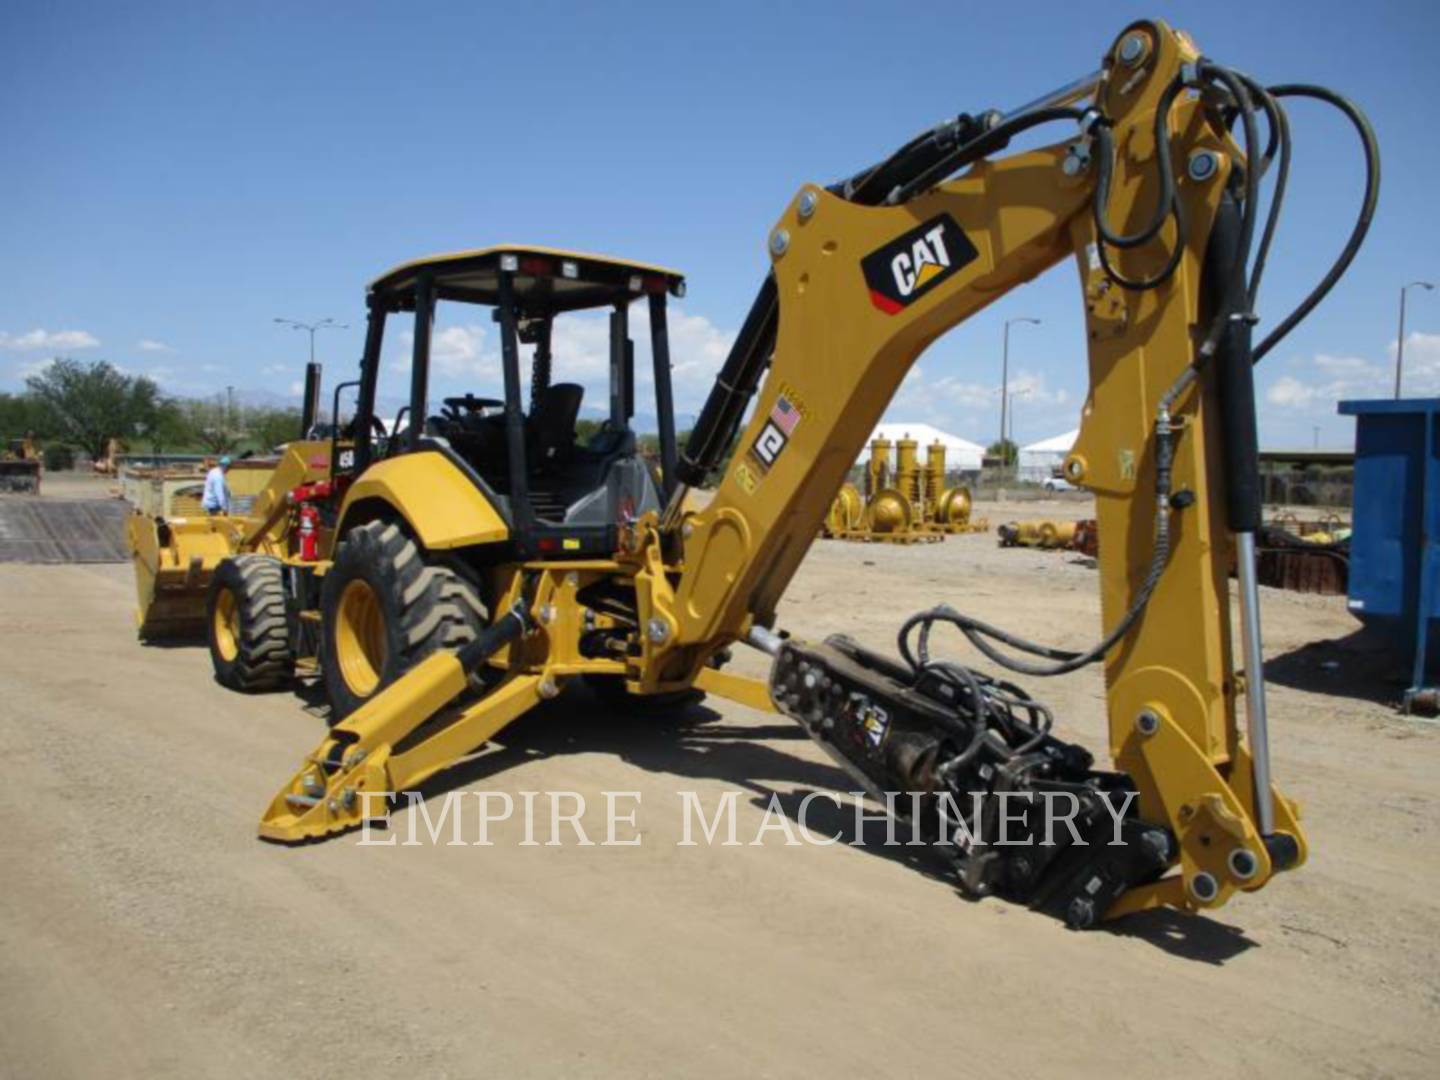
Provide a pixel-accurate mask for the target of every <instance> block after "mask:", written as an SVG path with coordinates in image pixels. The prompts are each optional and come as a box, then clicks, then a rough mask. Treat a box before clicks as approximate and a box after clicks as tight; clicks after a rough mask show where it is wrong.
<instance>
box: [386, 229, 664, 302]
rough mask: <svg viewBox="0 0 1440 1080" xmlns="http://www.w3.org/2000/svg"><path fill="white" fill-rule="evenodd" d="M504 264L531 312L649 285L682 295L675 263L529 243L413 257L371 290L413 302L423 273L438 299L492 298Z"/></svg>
mask: <svg viewBox="0 0 1440 1080" xmlns="http://www.w3.org/2000/svg"><path fill="white" fill-rule="evenodd" d="M505 271H508V272H510V273H511V274H513V275H514V278H513V280H514V289H515V299H516V301H517V303H518V304H519V306H520V308H521V310H522V311H524V312H525V313H527V314H529V315H537V316H538V315H550V314H555V313H558V312H562V311H580V310H582V309H584V308H594V307H609V306H611V305H614V304H618V303H622V302H626V301H629V300H634V299H635V298H636V297H638V296H641V295H646V294H652V293H667V292H668V293H671V294H673V295H675V296H684V295H685V276H684V275H683V274H681V273H680V271H678V270H670V269H667V268H666V267H663V266H652V265H651V264H649V263H639V262H631V261H629V260H628V259H612V258H611V257H609V256H608V255H588V254H585V253H584V252H579V251H561V250H559V249H558V248H547V247H533V246H530V245H527V244H502V245H499V246H497V247H488V248H476V249H475V250H473V251H457V252H453V253H450V254H446V255H431V256H428V257H426V258H423V259H412V260H411V261H410V262H407V263H401V264H400V265H399V266H397V267H395V268H394V269H393V270H391V271H389V272H388V273H386V274H383V275H381V276H380V277H378V278H376V279H375V280H374V281H373V282H371V283H370V295H371V297H372V299H373V300H375V301H378V302H379V303H381V304H382V305H384V307H385V308H386V309H388V310H390V311H409V310H413V309H414V307H415V287H416V284H417V282H419V280H420V279H421V278H422V277H428V278H429V279H430V280H431V281H433V282H434V283H435V296H436V299H437V300H454V301H459V302H461V303H467V304H489V305H491V306H493V305H495V304H498V303H499V301H500V275H501V273H502V272H505Z"/></svg>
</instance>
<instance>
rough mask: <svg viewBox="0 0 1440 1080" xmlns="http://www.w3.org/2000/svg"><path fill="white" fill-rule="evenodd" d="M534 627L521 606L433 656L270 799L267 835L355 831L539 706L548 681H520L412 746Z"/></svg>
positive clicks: (295, 837) (525, 677) (336, 730)
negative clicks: (480, 672) (395, 796)
mask: <svg viewBox="0 0 1440 1080" xmlns="http://www.w3.org/2000/svg"><path fill="white" fill-rule="evenodd" d="M530 626H531V623H530V617H529V614H528V612H527V611H526V609H525V606H524V604H523V602H520V601H517V602H516V604H515V605H514V606H513V607H512V608H510V610H509V611H507V612H506V613H505V614H504V615H502V616H501V617H500V618H499V619H498V620H496V621H495V622H494V623H493V624H491V625H490V626H489V627H487V628H486V629H485V631H484V632H483V633H481V634H480V636H479V637H477V638H476V639H475V640H474V641H472V642H471V643H470V644H468V645H466V646H465V647H464V648H462V649H459V650H457V651H455V652H453V653H452V652H437V653H432V654H431V655H430V656H428V657H426V658H425V659H424V660H422V661H421V662H420V663H418V664H416V665H415V667H413V668H411V669H410V671H409V672H407V673H406V674H405V675H404V676H402V677H401V678H399V679H397V680H396V681H395V682H393V683H391V684H390V685H389V686H388V687H386V688H385V689H384V690H382V691H381V692H380V693H378V694H376V695H375V696H374V697H373V698H371V699H370V700H369V701H367V702H366V703H365V704H364V705H362V706H361V707H360V708H358V709H356V710H355V712H353V713H352V714H351V715H350V716H349V717H348V718H347V719H346V720H345V721H344V722H343V723H340V724H337V725H336V726H335V727H333V728H331V729H330V734H329V735H328V736H327V737H326V739H325V740H324V741H323V742H322V743H321V744H320V746H319V747H318V748H317V749H316V750H315V752H314V753H312V754H310V755H308V756H307V757H306V758H305V764H304V766H303V767H302V768H301V769H300V771H299V772H297V773H296V774H295V776H294V777H293V778H292V779H291V780H290V782H289V783H288V784H286V785H285V786H284V787H283V788H281V789H280V792H279V794H278V795H276V796H275V798H274V799H273V800H272V801H271V803H270V806H269V808H268V809H267V810H266V811H265V814H264V816H263V817H262V818H261V819H260V836H261V837H262V838H263V839H266V840H276V841H280V842H283V843H294V842H297V841H301V840H310V839H315V838H318V837H322V836H327V835H329V834H330V833H337V832H344V831H345V830H347V829H353V828H356V827H357V826H359V825H360V824H361V823H362V822H363V821H364V820H365V819H366V818H367V817H374V816H378V815H380V814H382V813H383V812H384V809H385V803H384V800H385V799H386V798H387V797H388V795H386V794H384V793H395V792H400V791H404V790H407V789H410V788H413V787H414V786H415V785H417V784H420V783H422V782H423V781H424V780H425V779H427V778H428V777H430V776H433V775H434V774H435V773H437V772H439V771H440V770H441V769H443V768H445V767H446V766H448V765H451V764H453V763H454V762H455V761H456V760H457V759H458V758H460V757H461V756H462V755H463V754H465V753H467V752H469V751H470V750H473V749H474V748H475V747H477V746H479V745H480V744H481V743H483V742H484V741H485V740H486V739H488V738H490V737H491V736H492V735H494V734H495V733H496V732H497V731H499V730H500V729H501V728H503V727H505V726H506V725H507V724H509V723H510V722H511V721H512V720H514V719H516V718H517V717H519V716H521V715H522V714H524V713H525V712H527V711H529V710H530V709H531V708H533V707H534V706H535V705H536V704H538V703H539V702H540V700H541V695H540V684H541V682H542V679H543V676H541V675H534V674H517V675H512V676H511V677H510V678H508V679H506V680H505V681H504V682H502V683H500V684H499V685H498V686H496V687H495V688H494V689H492V690H491V691H490V692H489V693H487V694H486V695H485V696H484V697H482V698H481V699H480V700H479V701H476V702H474V703H473V704H470V705H467V706H466V707H465V708H464V709H463V710H461V712H460V713H459V715H457V716H455V717H454V718H453V719H450V718H446V722H442V723H437V725H436V728H435V731H434V732H433V733H431V734H428V735H422V737H420V738H418V739H413V740H409V739H407V736H409V735H411V734H412V733H415V732H416V731H417V730H418V729H419V728H420V727H421V726H422V725H424V724H426V723H428V722H429V721H430V720H431V718H432V717H435V715H436V714H437V713H439V712H440V711H441V710H442V709H444V708H445V706H447V705H449V704H450V703H451V702H453V701H454V700H455V699H456V698H458V697H459V696H460V695H461V694H462V693H464V692H465V690H466V689H467V688H468V687H469V685H470V674H471V672H473V671H474V670H475V669H476V668H478V667H479V666H480V665H481V664H482V663H484V662H485V661H486V660H487V659H489V658H490V657H491V656H493V655H494V654H495V653H497V652H499V651H500V650H501V649H502V648H504V647H505V646H506V645H508V644H510V643H511V642H513V641H515V640H516V639H517V638H519V637H520V635H521V634H523V633H524V632H525V631H526V630H528V629H529V628H530ZM402 740H406V741H405V742H404V745H403V748H402V749H400V750H398V751H397V749H396V747H397V746H400V745H401V743H402Z"/></svg>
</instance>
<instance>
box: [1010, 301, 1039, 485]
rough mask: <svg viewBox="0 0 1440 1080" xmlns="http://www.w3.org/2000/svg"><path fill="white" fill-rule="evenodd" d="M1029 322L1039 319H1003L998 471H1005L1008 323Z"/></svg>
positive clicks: (1033, 323)
mask: <svg viewBox="0 0 1440 1080" xmlns="http://www.w3.org/2000/svg"><path fill="white" fill-rule="evenodd" d="M1011 323H1030V324H1032V325H1034V326H1039V325H1040V320H1039V319H1032V318H1030V316H1028V315H1017V316H1016V317H1015V318H1013V319H1006V320H1005V345H1004V349H1003V350H1002V352H1001V354H1000V471H1001V473H1004V471H1005V418H1006V417H1005V414H1006V408H1007V406H1008V405H1009V403H1010V402H1009V398H1010V324H1011Z"/></svg>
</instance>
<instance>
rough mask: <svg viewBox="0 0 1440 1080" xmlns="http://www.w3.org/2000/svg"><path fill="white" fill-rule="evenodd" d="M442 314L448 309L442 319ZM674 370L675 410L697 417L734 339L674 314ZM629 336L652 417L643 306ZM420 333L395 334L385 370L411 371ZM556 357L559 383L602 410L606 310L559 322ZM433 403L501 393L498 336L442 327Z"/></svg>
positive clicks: (434, 358)
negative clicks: (573, 386) (580, 389)
mask: <svg viewBox="0 0 1440 1080" xmlns="http://www.w3.org/2000/svg"><path fill="white" fill-rule="evenodd" d="M443 314H444V311H443V309H442V315H443ZM669 331H670V335H669V336H670V368H671V382H672V385H673V388H674V396H675V407H676V410H677V411H679V412H682V413H683V412H694V411H696V410H698V408H699V407H700V405H701V404H702V403H703V401H704V398H705V395H706V394H708V393H709V392H710V387H711V386H712V385H713V384H714V381H715V375H716V373H717V372H718V371H719V370H720V365H721V364H722V363H724V361H725V356H726V354H727V353H728V352H729V350H730V343H731V341H732V340H733V337H734V335H733V334H731V333H729V332H727V331H723V330H721V329H720V328H719V327H717V326H716V325H715V324H714V323H712V322H711V321H710V320H709V319H707V318H706V317H705V316H703V315H692V314H690V313H688V312H686V311H684V310H683V309H681V308H678V307H672V308H671V309H670V311H669ZM630 336H631V338H633V339H634V341H635V381H636V388H637V391H639V392H638V393H637V394H636V402H635V406H636V411H637V412H641V413H653V412H654V390H653V386H654V375H653V372H654V365H653V360H652V358H651V356H652V354H651V351H650V325H649V319H648V316H647V315H646V311H645V308H644V306H643V305H640V304H637V305H635V306H634V307H632V308H631V315H630ZM413 347H414V335H413V334H412V333H411V332H410V331H408V330H407V331H405V332H403V333H401V334H397V335H396V336H395V337H394V338H392V339H391V342H390V344H389V345H388V346H387V348H386V350H385V353H386V361H385V365H384V366H385V368H386V370H387V371H390V372H394V373H397V374H400V373H405V372H408V371H409V370H410V352H411V349H412V348H413ZM551 352H552V354H553V356H554V368H553V372H554V375H553V377H554V380H555V381H556V382H575V383H579V384H581V385H582V386H584V387H585V392H586V398H585V400H586V403H587V405H588V406H591V407H594V408H600V409H602V410H603V409H604V407H605V403H606V402H607V401H608V394H609V382H610V320H609V314H608V312H576V313H572V314H568V315H562V316H560V317H559V318H557V319H556V320H555V327H554V330H553V337H552V339H551ZM521 363H522V370H526V371H528V368H529V363H530V349H529V347H527V346H522V347H521ZM430 364H431V380H432V381H431V398H432V400H435V399H438V398H440V397H443V396H445V395H447V394H452V393H460V392H463V391H466V390H470V391H475V392H478V393H481V394H482V395H498V394H499V392H500V388H501V385H502V374H501V368H500V341H499V334H498V333H494V332H492V328H490V327H486V326H484V325H481V324H478V323H468V324H455V325H443V324H440V323H437V325H436V327H435V331H434V333H433V334H432V336H431V340H430Z"/></svg>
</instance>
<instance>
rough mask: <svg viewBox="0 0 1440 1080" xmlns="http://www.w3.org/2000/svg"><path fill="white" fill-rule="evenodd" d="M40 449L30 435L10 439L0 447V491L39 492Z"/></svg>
mask: <svg viewBox="0 0 1440 1080" xmlns="http://www.w3.org/2000/svg"><path fill="white" fill-rule="evenodd" d="M40 476H41V466H40V450H39V448H38V447H37V446H36V445H35V439H34V437H33V436H31V435H25V436H24V437H23V438H19V439H11V440H9V441H8V443H7V444H6V445H5V446H4V447H3V448H0V493H10V494H15V495H39V494H40Z"/></svg>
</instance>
